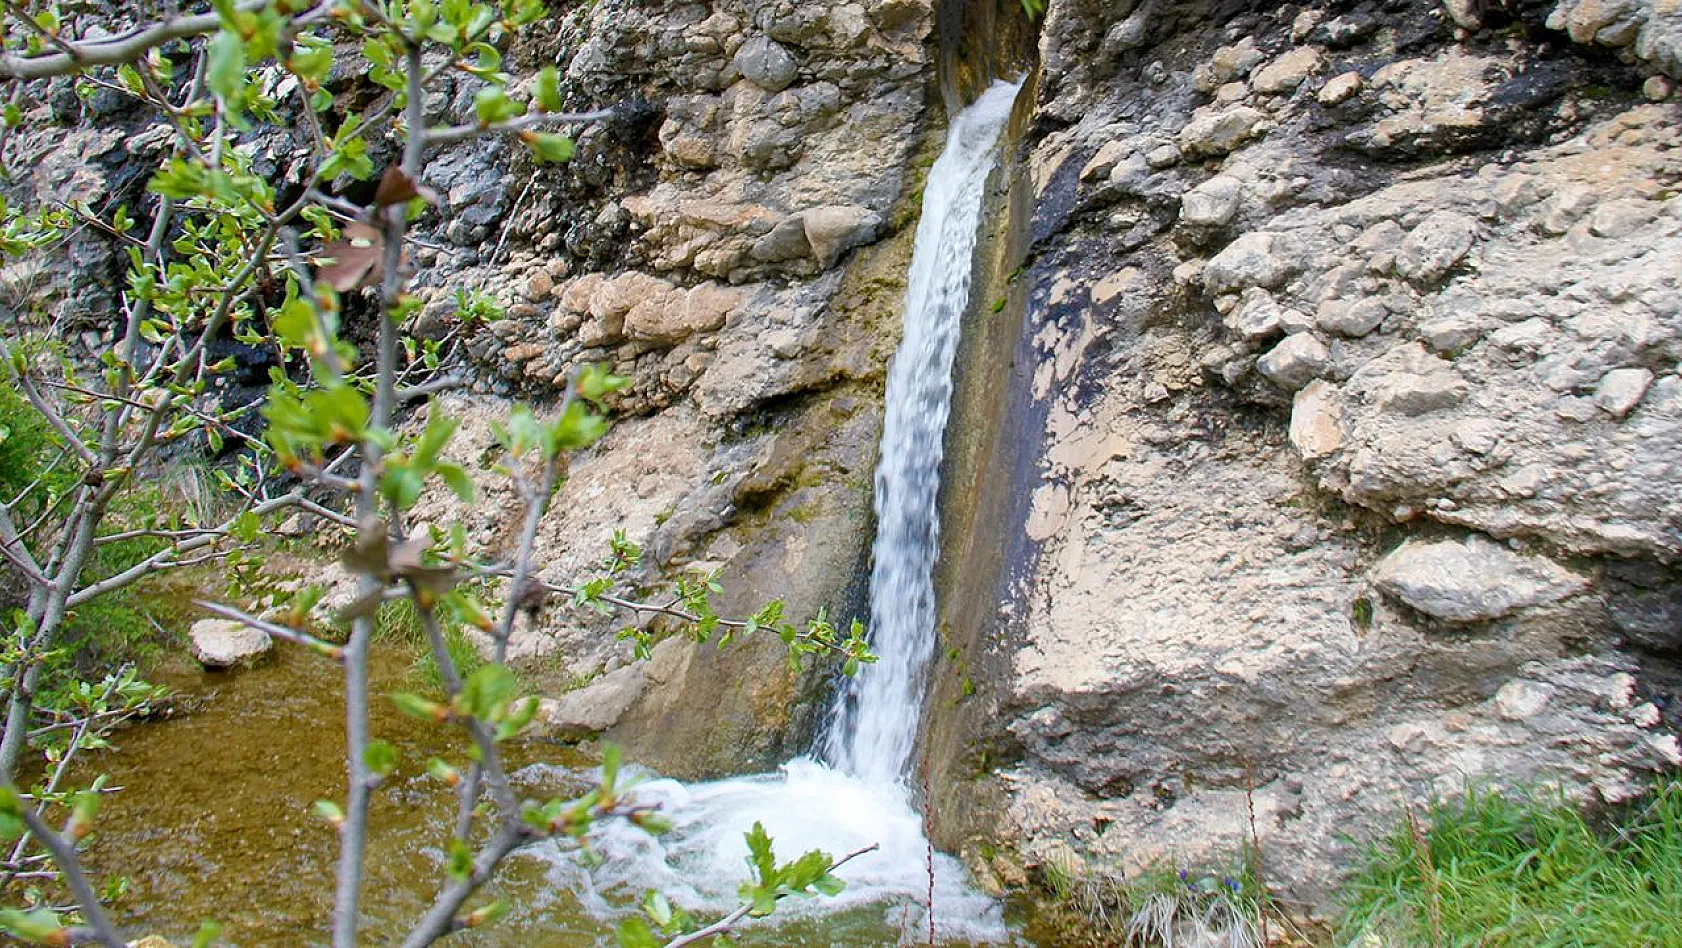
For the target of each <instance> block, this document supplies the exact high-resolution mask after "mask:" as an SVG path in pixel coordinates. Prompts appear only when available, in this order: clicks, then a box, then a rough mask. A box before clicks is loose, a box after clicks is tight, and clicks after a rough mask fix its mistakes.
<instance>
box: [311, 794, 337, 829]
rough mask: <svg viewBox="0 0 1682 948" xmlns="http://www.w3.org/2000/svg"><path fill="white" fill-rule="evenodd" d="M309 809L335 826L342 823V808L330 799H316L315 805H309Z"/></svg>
mask: <svg viewBox="0 0 1682 948" xmlns="http://www.w3.org/2000/svg"><path fill="white" fill-rule="evenodd" d="M310 811H311V812H312V813H314V814H315V815H316V816H318V817H320V818H322V819H324V820H326V821H327V822H329V823H331V824H333V825H334V826H335V827H337V826H340V825H342V824H343V823H344V821H345V811H344V808H343V807H341V806H339V805H338V804H337V803H334V802H333V801H332V800H317V801H315V805H314V806H312V807H310Z"/></svg>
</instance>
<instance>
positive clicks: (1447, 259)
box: [1396, 211, 1478, 283]
mask: <svg viewBox="0 0 1682 948" xmlns="http://www.w3.org/2000/svg"><path fill="white" fill-rule="evenodd" d="M1477 234H1478V225H1477V221H1474V220H1472V219H1471V218H1470V217H1467V216H1466V215H1464V214H1458V213H1455V212H1453V211H1437V212H1436V213H1434V214H1432V215H1431V216H1429V217H1427V218H1425V220H1423V221H1421V222H1420V224H1419V226H1418V227H1415V228H1414V229H1413V232H1412V233H1410V234H1408V236H1407V239H1406V240H1403V241H1402V246H1401V248H1400V249H1399V250H1397V251H1396V272H1397V273H1400V274H1401V275H1402V276H1404V277H1407V278H1408V279H1410V280H1418V281H1420V282H1424V283H1429V282H1432V281H1434V280H1436V279H1438V278H1439V277H1441V276H1442V275H1443V274H1445V273H1447V272H1448V271H1450V270H1452V269H1454V266H1455V264H1458V263H1459V262H1460V261H1461V260H1462V259H1463V258H1464V257H1465V256H1466V253H1467V252H1468V251H1470V250H1471V249H1472V244H1473V243H1474V242H1475V241H1476V240H1477Z"/></svg>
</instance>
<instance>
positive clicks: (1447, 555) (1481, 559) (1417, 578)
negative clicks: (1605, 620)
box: [1372, 535, 1588, 622]
mask: <svg viewBox="0 0 1682 948" xmlns="http://www.w3.org/2000/svg"><path fill="white" fill-rule="evenodd" d="M1372 581H1373V584H1374V585H1376V586H1377V587H1378V588H1379V589H1381V590H1383V591H1384V592H1386V593H1388V594H1389V595H1392V596H1395V597H1396V598H1397V599H1399V600H1401V601H1402V602H1404V603H1406V604H1407V605H1408V606H1410V607H1412V608H1414V609H1416V610H1418V611H1419V612H1422V613H1424V614H1425V615H1428V616H1434V617H1436V618H1438V619H1443V620H1445V621H1448V622H1485V621H1489V620H1491V619H1499V618H1501V617H1502V616H1507V615H1511V614H1512V613H1514V612H1517V611H1518V610H1520V609H1528V608H1532V607H1534V606H1542V605H1547V604H1548V603H1553V602H1558V601H1559V600H1561V599H1564V598H1565V597H1567V596H1570V595H1573V594H1575V593H1578V592H1581V591H1582V590H1584V589H1586V588H1588V580H1586V579H1584V578H1583V577H1581V576H1578V575H1577V574H1576V573H1573V572H1571V571H1570V570H1567V569H1565V568H1564V567H1562V566H1560V565H1559V564H1557V563H1554V562H1553V561H1551V560H1548V559H1544V558H1543V557H1540V556H1521V555H1519V554H1517V553H1514V552H1513V551H1512V550H1510V549H1508V548H1507V547H1505V546H1503V545H1501V544H1499V543H1495V542H1492V541H1490V540H1486V539H1484V538H1483V537H1480V536H1476V535H1473V536H1469V537H1467V538H1466V541H1465V542H1464V543H1456V542H1454V541H1453V540H1438V541H1435V542H1421V541H1418V540H1409V541H1407V542H1406V543H1403V544H1402V545H1401V546H1399V547H1397V548H1396V549H1395V550H1394V551H1393V552H1392V553H1390V555H1388V556H1386V557H1384V559H1382V560H1380V561H1379V562H1378V565H1377V566H1376V567H1374V569H1373V572H1372Z"/></svg>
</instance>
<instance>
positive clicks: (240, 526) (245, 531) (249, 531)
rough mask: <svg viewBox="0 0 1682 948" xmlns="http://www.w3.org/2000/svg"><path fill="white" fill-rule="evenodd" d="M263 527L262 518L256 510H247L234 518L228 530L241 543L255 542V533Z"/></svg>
mask: <svg viewBox="0 0 1682 948" xmlns="http://www.w3.org/2000/svg"><path fill="white" fill-rule="evenodd" d="M262 528H263V519H262V518H261V517H259V516H257V513H256V511H253V510H247V511H245V512H243V513H241V514H240V515H239V516H237V517H235V518H234V523H233V527H232V528H231V529H230V530H229V531H228V532H230V533H232V534H233V535H234V537H235V538H237V539H238V540H239V541H240V542H241V543H255V542H257V533H258V532H259V531H260V530H262Z"/></svg>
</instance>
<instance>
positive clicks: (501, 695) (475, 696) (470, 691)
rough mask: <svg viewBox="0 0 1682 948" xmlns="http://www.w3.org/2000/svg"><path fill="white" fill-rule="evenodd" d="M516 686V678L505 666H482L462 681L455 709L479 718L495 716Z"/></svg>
mask: <svg viewBox="0 0 1682 948" xmlns="http://www.w3.org/2000/svg"><path fill="white" fill-rule="evenodd" d="M518 687H519V681H518V679H516V678H515V677H514V673H513V672H511V671H509V670H508V668H507V667H506V666H503V665H497V664H491V665H485V666H482V667H480V668H478V669H477V670H475V671H474V672H473V674H471V675H469V676H467V681H465V682H463V683H462V686H461V694H459V695H457V696H456V701H455V703H456V710H457V711H458V712H460V713H461V714H465V715H470V716H472V717H476V718H479V719H481V720H484V719H490V718H493V717H496V716H497V715H498V714H499V712H500V710H501V709H502V708H503V707H504V706H506V705H507V703H508V699H510V698H512V697H513V696H514V691H515V689H516V688H518Z"/></svg>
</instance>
